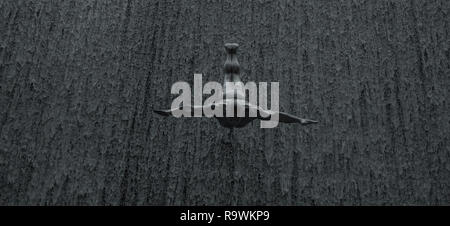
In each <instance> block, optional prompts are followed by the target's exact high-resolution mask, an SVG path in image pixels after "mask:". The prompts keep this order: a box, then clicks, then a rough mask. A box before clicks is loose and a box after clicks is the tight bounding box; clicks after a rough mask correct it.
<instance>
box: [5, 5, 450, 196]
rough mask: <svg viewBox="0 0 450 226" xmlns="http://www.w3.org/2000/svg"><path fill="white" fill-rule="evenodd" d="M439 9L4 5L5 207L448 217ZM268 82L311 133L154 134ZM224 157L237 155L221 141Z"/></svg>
mask: <svg viewBox="0 0 450 226" xmlns="http://www.w3.org/2000/svg"><path fill="white" fill-rule="evenodd" d="M449 13H450V1H447V0H441V1H428V0H427V1H425V0H424V1H420V0H413V1H371V0H370V1H369V0H367V1H178V0H172V1H144V0H142V1H118V0H116V1H106V0H100V1H94V0H84V1H75V0H73V1H45V0H39V1H20V0H18V1H16V0H2V1H0V204H3V205H25V204H32V205H44V204H51V205H54V204H56V205H61V204H70V205H78V204H79V205H119V204H120V205H181V204H185V205H204V204H209V205H341V204H344V205H369V204H370V205H449V204H450V172H449V171H450V162H449V160H450V151H449V134H450V125H449V123H450V119H449V103H448V101H449V87H450V79H449V75H450V63H449V62H450V59H449V58H450V50H449V48H450V41H449V40H450V37H449V30H450V26H449V22H450V18H449ZM225 42H238V43H239V44H240V46H241V47H240V49H239V52H238V59H239V61H240V63H241V67H242V73H243V80H244V81H249V80H252V81H256V82H261V81H265V82H271V81H279V82H280V96H281V98H280V105H281V108H282V110H285V111H288V112H290V113H293V114H295V115H298V116H301V117H306V118H312V119H317V120H319V121H320V123H319V124H316V125H310V126H301V125H290V124H289V125H287V124H285V125H280V126H279V127H277V128H275V129H260V128H259V122H257V121H255V122H253V123H252V124H250V125H249V126H247V127H246V128H243V129H237V130H235V131H233V132H232V135H231V136H229V130H228V129H225V128H222V127H220V126H219V124H218V122H217V121H216V120H212V119H207V118H201V119H198V118H189V119H175V118H163V117H161V116H158V115H155V114H154V113H153V112H152V109H154V108H167V107H169V106H170V104H171V101H172V99H173V98H174V97H175V96H174V95H170V87H171V85H172V84H173V83H174V82H176V81H179V80H184V81H188V82H190V83H191V82H192V80H193V73H203V74H204V82H206V81H212V80H216V81H222V77H223V74H222V66H223V63H224V61H225V51H224V49H223V44H224V43H225ZM233 138H234V139H235V140H236V142H235V143H234V142H233V143H231V142H230V141H231V139H233Z"/></svg>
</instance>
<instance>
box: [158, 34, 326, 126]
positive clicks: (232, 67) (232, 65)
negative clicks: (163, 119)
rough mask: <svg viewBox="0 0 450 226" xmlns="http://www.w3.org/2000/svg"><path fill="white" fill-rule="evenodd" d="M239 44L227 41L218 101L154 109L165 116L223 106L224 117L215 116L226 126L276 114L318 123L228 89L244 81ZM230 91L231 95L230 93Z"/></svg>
mask: <svg viewBox="0 0 450 226" xmlns="http://www.w3.org/2000/svg"><path fill="white" fill-rule="evenodd" d="M238 47H239V45H238V44H236V43H227V44H225V50H226V52H227V59H226V61H225V65H224V74H225V77H224V85H225V90H226V91H225V92H224V94H223V99H222V100H221V101H218V102H214V103H212V104H209V105H199V106H195V105H193V106H188V107H186V106H184V107H181V106H180V107H179V108H175V109H168V110H154V112H156V113H158V114H160V115H163V116H170V115H172V113H173V112H175V111H189V114H190V113H191V112H195V111H199V110H200V111H201V110H203V109H204V108H211V109H214V108H217V107H222V109H223V111H224V114H223V116H222V117H219V116H214V117H215V118H216V119H217V120H218V121H219V123H220V125H222V126H223V127H226V128H240V127H244V126H246V125H247V124H248V123H250V122H251V121H253V120H255V119H260V120H271V117H274V115H275V114H276V115H278V121H279V122H282V123H299V124H301V125H308V124H313V123H317V121H315V120H311V119H304V118H299V117H296V116H293V115H291V114H288V113H284V112H279V111H270V110H266V109H262V108H261V107H260V106H258V105H254V104H252V103H249V102H248V101H247V100H246V99H245V90H244V92H242V89H227V87H226V85H227V84H230V82H232V83H242V82H241V78H240V65H239V62H238V60H237V57H236V53H237V49H238ZM230 92H232V93H231V95H230ZM230 105H231V106H234V109H235V110H234V115H233V116H232V117H230V116H226V114H225V111H226V109H227V107H231V106H230ZM238 109H243V110H244V112H245V116H244V117H238V115H237V114H238ZM251 111H253V112H256V115H255V116H254V117H252V115H251V114H250V112H251Z"/></svg>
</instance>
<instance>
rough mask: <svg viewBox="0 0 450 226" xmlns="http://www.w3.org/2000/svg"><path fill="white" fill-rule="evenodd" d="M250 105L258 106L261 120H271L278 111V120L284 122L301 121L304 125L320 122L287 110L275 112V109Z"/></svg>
mask: <svg viewBox="0 0 450 226" xmlns="http://www.w3.org/2000/svg"><path fill="white" fill-rule="evenodd" d="M249 107H250V108H257V110H258V118H259V119H260V120H270V118H271V117H272V115H274V114H276V113H278V121H279V122H282V123H299V124H302V125H308V124H315V123H318V121H316V120H311V119H305V118H300V117H297V116H294V115H291V114H289V113H285V112H275V111H269V110H264V109H262V108H260V107H257V106H253V105H250V106H249Z"/></svg>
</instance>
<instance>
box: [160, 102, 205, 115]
mask: <svg viewBox="0 0 450 226" xmlns="http://www.w3.org/2000/svg"><path fill="white" fill-rule="evenodd" d="M187 109H190V114H191V115H193V114H194V111H195V110H196V109H202V110H203V106H189V105H188V106H185V107H184V108H182V107H178V108H173V109H166V110H160V109H154V110H153V111H154V112H155V113H156V114H159V115H162V116H171V115H172V113H173V112H174V111H183V113H184V114H187V113H188V111H187Z"/></svg>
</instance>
